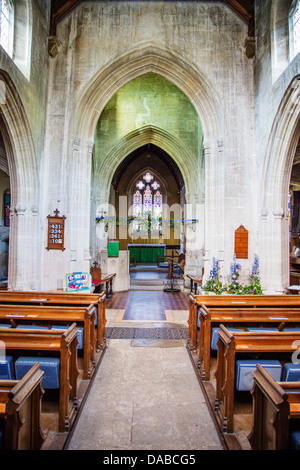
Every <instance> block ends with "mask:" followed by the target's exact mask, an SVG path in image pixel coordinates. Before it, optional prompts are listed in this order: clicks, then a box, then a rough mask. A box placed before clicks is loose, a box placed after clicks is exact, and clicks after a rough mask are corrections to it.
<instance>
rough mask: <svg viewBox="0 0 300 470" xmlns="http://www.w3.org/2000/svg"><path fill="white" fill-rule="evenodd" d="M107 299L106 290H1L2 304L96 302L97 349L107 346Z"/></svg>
mask: <svg viewBox="0 0 300 470" xmlns="http://www.w3.org/2000/svg"><path fill="white" fill-rule="evenodd" d="M105 299H106V295H105V293H104V292H101V293H99V294H86V293H85V294H83V293H79V292H76V293H73V292H72V293H70V292H41V291H39V292H37V291H5V292H2V291H1V292H0V305H1V304H4V303H9V304H14V303H15V304H18V303H21V304H26V303H28V304H30V305H32V304H36V305H61V306H73V307H77V306H78V307H83V306H86V307H89V306H90V304H94V306H95V308H96V309H97V319H98V323H97V344H96V348H97V351H99V350H101V349H104V348H105V325H106V318H105Z"/></svg>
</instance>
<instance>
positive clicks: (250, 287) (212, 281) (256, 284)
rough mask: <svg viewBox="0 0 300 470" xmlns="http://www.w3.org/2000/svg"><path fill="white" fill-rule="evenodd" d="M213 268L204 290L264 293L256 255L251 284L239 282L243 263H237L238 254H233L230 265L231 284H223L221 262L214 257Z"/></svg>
mask: <svg viewBox="0 0 300 470" xmlns="http://www.w3.org/2000/svg"><path fill="white" fill-rule="evenodd" d="M212 262H213V268H212V270H211V271H210V275H209V279H208V281H207V283H206V284H205V286H204V287H203V288H202V290H203V291H204V292H213V293H215V294H217V295H221V294H222V293H223V292H224V293H226V294H233V295H246V294H247V295H262V294H263V291H262V288H261V284H260V274H259V259H258V256H257V255H254V262H253V265H252V271H251V274H250V276H249V284H246V285H242V284H241V283H240V282H239V276H240V270H241V269H242V267H241V265H240V264H239V263H237V260H236V255H234V256H233V262H232V263H231V265H230V284H225V285H223V284H222V281H221V276H220V275H219V262H218V261H217V260H216V259H215V258H213V259H212Z"/></svg>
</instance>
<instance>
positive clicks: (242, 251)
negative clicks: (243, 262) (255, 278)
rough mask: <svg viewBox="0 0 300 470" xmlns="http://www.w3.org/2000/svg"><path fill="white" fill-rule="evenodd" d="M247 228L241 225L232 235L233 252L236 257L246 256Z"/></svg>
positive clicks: (243, 257) (244, 257)
mask: <svg viewBox="0 0 300 470" xmlns="http://www.w3.org/2000/svg"><path fill="white" fill-rule="evenodd" d="M248 235H249V232H248V230H246V229H245V227H243V225H241V226H240V227H239V228H238V229H237V230H236V231H235V237H234V252H235V255H236V257H237V258H239V259H247V258H248Z"/></svg>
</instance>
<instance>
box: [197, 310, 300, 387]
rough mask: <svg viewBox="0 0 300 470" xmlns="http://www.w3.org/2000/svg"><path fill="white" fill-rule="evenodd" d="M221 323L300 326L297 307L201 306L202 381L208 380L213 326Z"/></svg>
mask: <svg viewBox="0 0 300 470" xmlns="http://www.w3.org/2000/svg"><path fill="white" fill-rule="evenodd" d="M221 323H223V324H224V325H226V324H234V326H235V327H236V325H239V326H243V327H246V326H248V324H260V325H261V324H264V325H265V324H266V325H269V324H272V325H273V326H276V327H278V330H279V331H280V330H282V329H283V328H284V326H285V325H286V324H295V323H299V324H300V306H299V307H290V308H285V307H280V308H277V307H271V308H267V307H262V308H261V307H258V308H253V307H252V308H247V307H245V308H239V307H236V308H231V307H227V308H216V307H208V306H206V305H202V306H201V308H200V334H199V361H198V367H199V369H200V371H201V376H202V378H203V379H204V380H210V359H211V349H210V345H211V336H212V328H213V326H215V327H218V326H219V325H220V324H221Z"/></svg>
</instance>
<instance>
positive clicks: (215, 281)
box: [202, 258, 224, 295]
mask: <svg viewBox="0 0 300 470" xmlns="http://www.w3.org/2000/svg"><path fill="white" fill-rule="evenodd" d="M212 262H213V268H212V270H211V271H210V274H209V279H208V281H207V283H206V284H205V286H203V288H202V290H204V292H214V293H215V294H217V295H221V294H222V292H223V291H224V288H223V284H222V281H221V276H220V275H219V270H220V268H219V262H218V261H217V260H216V258H213V259H212Z"/></svg>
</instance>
